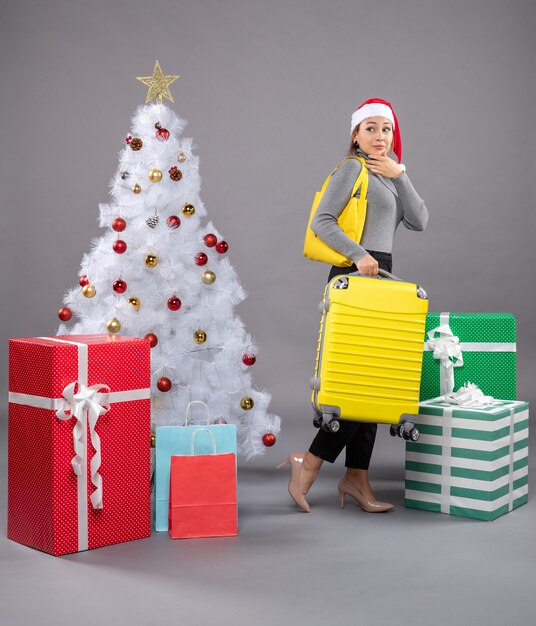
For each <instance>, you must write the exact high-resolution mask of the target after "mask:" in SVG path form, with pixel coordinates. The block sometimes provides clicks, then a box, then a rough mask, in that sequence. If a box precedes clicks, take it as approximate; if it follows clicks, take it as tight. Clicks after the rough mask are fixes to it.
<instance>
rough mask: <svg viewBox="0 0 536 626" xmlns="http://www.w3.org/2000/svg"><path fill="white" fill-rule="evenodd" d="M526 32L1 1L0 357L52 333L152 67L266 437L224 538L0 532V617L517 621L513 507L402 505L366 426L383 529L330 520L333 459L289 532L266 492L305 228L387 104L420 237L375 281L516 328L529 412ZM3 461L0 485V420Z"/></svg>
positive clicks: (518, 536) (495, 23)
mask: <svg viewBox="0 0 536 626" xmlns="http://www.w3.org/2000/svg"><path fill="white" fill-rule="evenodd" d="M535 17H536V10H535V6H534V3H533V2H523V1H518V0H510V1H509V2H502V1H496V0H492V1H487V2H486V1H477V0H469V1H462V0H450V1H443V2H431V1H429V2H426V1H424V0H423V1H421V0H401V1H399V2H387V1H376V2H374V3H364V2H357V1H350V0H331V1H330V2H327V1H320V0H316V1H306V0H286V1H272V2H269V1H264V2H262V1H260V0H249V1H247V0H229V1H227V2H217V1H216V0H210V1H202V0H198V1H197V2H193V1H190V2H185V1H182V0H180V1H177V0H175V1H171V0H154V1H152V2H142V1H141V0H136V1H127V0H113V1H109V2H104V1H102V0H93V1H92V2H82V1H81V0H71V1H68V0H49V1H47V2H38V1H37V0H36V1H30V0H19V1H18V2H16V3H10V4H9V5H6V6H4V8H3V10H2V23H1V25H0V67H1V94H2V107H1V111H0V116H1V124H0V128H1V133H2V134H1V144H0V150H1V152H2V168H1V172H0V176H1V178H0V183H1V189H2V193H1V197H0V202H1V203H2V227H1V229H0V237H1V245H0V266H1V268H2V284H1V294H2V309H1V315H2V325H1V333H2V345H4V346H6V342H7V338H8V337H19V336H29V335H43V334H52V333H53V332H54V331H55V328H56V326H57V323H58V321H57V317H56V311H57V309H58V307H59V306H61V300H62V294H63V292H64V291H65V290H66V289H67V288H68V287H70V286H72V285H74V284H75V283H76V280H77V274H78V268H79V263H80V260H81V257H82V254H83V253H84V252H86V251H87V250H88V249H89V243H90V240H91V239H92V238H93V237H97V236H99V235H100V234H101V232H102V231H101V230H100V229H99V228H98V226H97V222H96V218H97V214H98V209H97V204H98V202H106V201H107V198H108V196H107V188H108V181H109V179H110V178H111V176H112V175H113V173H114V172H115V168H116V162H117V153H118V152H119V150H120V149H121V148H122V145H123V144H122V142H123V138H124V136H125V135H126V134H127V133H128V131H129V128H130V125H129V122H130V117H131V115H132V114H133V113H134V111H135V109H136V107H137V106H138V105H139V104H142V103H143V102H144V99H145V95H146V89H145V87H144V86H142V85H141V84H140V83H139V82H138V81H136V80H135V77H136V76H139V75H148V74H150V73H151V71H152V68H153V65H154V60H155V58H158V59H159V60H160V63H161V65H162V68H163V70H164V72H165V73H169V74H181V78H180V79H179V81H177V82H176V83H175V84H174V85H173V86H172V92H173V94H174V97H175V104H174V105H172V106H173V108H174V110H175V111H176V112H177V113H178V114H179V115H180V116H181V117H184V118H186V119H187V120H188V121H189V126H188V127H187V131H186V134H187V135H189V136H192V137H193V138H194V143H195V144H196V145H197V146H198V150H197V153H198V154H199V155H200V157H201V173H202V176H203V188H202V197H203V200H204V202H205V204H206V206H207V210H208V212H209V217H210V219H212V220H213V221H214V223H215V224H216V226H217V227H218V229H219V230H220V231H221V233H222V234H224V235H225V238H226V240H227V241H228V242H229V244H230V252H229V254H230V259H231V262H232V263H233V265H234V266H235V268H236V270H237V272H238V274H239V276H240V278H241V280H242V283H243V285H244V287H245V288H246V289H247V290H248V292H249V298H248V300H247V301H246V302H245V303H243V304H242V305H240V308H239V311H238V312H239V314H240V315H241V317H242V318H243V319H244V321H245V322H246V324H247V326H248V329H249V330H250V331H251V332H252V333H253V335H254V336H255V337H256V340H257V342H258V344H259V354H258V361H257V364H256V365H255V380H256V383H257V385H258V386H259V387H263V388H266V389H269V390H270V391H271V392H272V394H273V401H272V410H273V412H275V413H277V414H279V415H281V417H282V418H283V428H284V430H283V432H282V435H281V437H280V440H279V442H278V444H277V445H276V447H275V448H273V449H272V450H270V451H268V454H267V455H266V456H265V457H263V458H262V459H258V460H255V461H253V462H251V463H248V464H242V465H241V469H240V493H239V498H240V525H241V534H240V537H239V538H238V539H230V540H226V539H224V540H214V541H191V542H171V541H170V540H169V539H168V538H167V536H166V535H165V534H164V535H159V536H153V538H152V539H151V540H148V541H143V542H136V543H134V544H124V545H121V546H115V547H111V548H106V549H103V550H97V551H94V552H91V553H87V554H80V555H73V556H71V557H66V558H62V559H53V558H52V557H49V556H47V555H41V554H39V553H37V552H35V551H32V550H29V549H27V548H24V547H22V546H18V545H16V544H13V543H11V542H8V541H6V540H5V539H4V538H3V537H2V538H1V539H0V556H1V565H0V567H1V570H0V598H1V600H2V604H1V605H0V617H2V614H3V616H4V617H5V622H4V623H6V624H10V625H11V624H17V625H18V624H37V623H40V624H44V623H54V624H58V625H61V624H64V623H65V624H66V623H71V622H72V619H73V614H74V613H76V612H78V613H80V614H81V618H80V621H79V623H80V624H86V623H90V616H91V607H92V598H93V597H94V596H95V595H98V594H100V595H99V597H100V599H101V603H102V606H103V607H104V609H105V614H106V615H107V616H108V621H107V620H106V619H105V620H104V623H111V620H112V619H113V620H114V622H115V623H117V624H126V623H130V624H153V623H155V624H156V623H162V621H168V620H169V619H174V620H179V619H180V620H181V622H182V623H186V624H197V623H199V624H212V623H214V624H215V623H224V624H227V623H228V624H242V623H251V622H254V623H258V624H276V623H278V622H279V623H289V622H290V621H294V622H295V621H298V622H299V623H305V622H306V621H308V622H309V623H312V624H320V623H323V622H324V621H327V620H328V619H329V621H331V622H332V623H337V624H338V623H341V624H343V623H346V622H347V621H348V620H349V619H352V620H355V621H356V623H359V624H384V623H385V624H387V623H391V624H392V623H395V624H396V623H398V624H423V625H424V624H426V625H430V624H442V623H454V624H474V623H478V622H484V621H485V622H486V623H487V624H502V623H504V622H505V621H506V620H508V621H509V623H511V624H526V623H530V622H532V621H533V614H534V608H536V607H535V603H534V591H535V590H536V589H535V583H534V576H533V573H534V565H535V556H536V552H535V547H534V546H535V541H534V539H535V537H534V531H533V530H532V528H533V526H534V522H533V520H534V506H533V504H532V502H531V503H529V505H528V506H526V507H523V508H521V509H519V510H518V511H516V512H514V513H512V514H510V515H508V516H506V517H504V518H502V519H500V520H497V521H496V522H494V523H493V524H481V523H475V522H471V521H470V520H457V519H454V518H450V517H445V516H440V515H433V514H425V513H419V512H411V511H409V510H404V508H403V495H402V482H401V481H402V478H403V469H402V468H403V457H404V453H403V447H404V446H403V445H402V444H401V442H400V441H398V440H396V441H395V440H391V439H390V438H389V437H388V435H387V433H386V431H385V430H382V431H381V432H380V436H379V437H378V443H377V446H376V450H375V456H374V459H373V467H372V471H371V474H372V478H373V481H374V485H375V487H376V490H377V492H378V495H379V496H381V497H384V498H390V499H391V500H392V501H393V502H394V503H395V504H396V505H397V509H396V511H395V512H394V513H393V514H389V515H387V516H374V515H365V514H364V513H363V512H362V511H360V510H358V509H357V508H356V507H349V508H348V509H347V510H345V511H344V512H340V511H338V510H337V493H336V480H337V478H338V476H339V475H340V472H341V471H342V469H341V464H340V462H338V464H337V465H336V466H335V467H333V468H332V467H329V468H328V467H326V468H325V469H324V470H323V472H322V475H321V477H320V479H319V481H318V484H317V485H315V492H314V494H312V496H311V503H312V506H313V512H312V513H311V515H308V516H305V515H301V514H298V513H295V511H294V509H293V508H292V506H291V505H290V504H289V503H288V499H287V495H286V492H285V478H286V476H285V475H283V474H281V475H275V474H274V473H273V472H272V471H271V470H270V467H271V466H273V464H274V463H275V462H276V461H278V460H279V457H282V456H284V455H285V454H286V453H287V452H288V450H290V449H292V448H302V447H305V446H306V445H308V443H309V440H310V438H311V437H312V434H313V431H312V428H311V425H310V418H311V409H310V405H309V387H308V380H309V377H310V376H311V374H312V366H313V357H314V350H315V347H316V338H317V331H318V314H317V303H318V301H319V299H320V297H321V293H322V290H323V284H324V281H325V278H326V274H327V268H326V267H325V266H322V265H320V264H314V263H311V262H308V261H306V260H304V259H303V258H302V256H301V249H302V241H303V234H304V226H305V222H306V218H307V215H308V212H309V208H310V203H311V201H312V197H313V195H314V191H315V190H316V189H317V188H318V187H319V185H320V184H321V183H322V181H323V179H324V177H325V175H326V173H327V172H328V171H329V169H330V168H331V167H332V166H333V165H334V164H335V163H336V162H337V161H338V160H339V159H340V158H341V156H342V155H343V154H344V152H345V150H346V148H347V144H348V141H349V137H348V135H349V125H350V122H349V120H350V116H351V113H352V112H353V110H354V109H355V108H356V107H357V105H358V104H359V103H360V102H361V101H363V100H364V99H366V98H369V97H382V98H385V99H387V100H390V101H391V102H392V103H393V104H394V106H395V110H396V112H397V115H398V118H399V120H400V126H401V131H402V138H403V146H404V162H405V163H406V165H407V168H408V173H409V175H410V177H411V179H412V181H413V183H414V185H415V187H416V188H417V190H418V191H419V193H420V194H421V196H422V197H423V198H424V199H425V201H426V203H427V205H428V208H429V210H430V214H431V218H430V222H429V226H428V228H427V230H426V231H425V232H424V233H411V232H408V231H405V230H404V229H401V230H400V231H399V232H398V233H397V237H396V242H395V248H394V258H395V273H397V274H398V275H400V276H402V277H404V278H407V279H412V280H414V281H416V282H418V283H420V284H422V285H423V286H424V287H425V288H426V289H427V290H428V292H429V294H430V309H431V310H451V311H456V310H462V311H464V310H466V311H496V310H506V311H512V312H513V313H514V314H515V315H516V316H517V318H518V396H519V397H520V398H522V399H526V400H533V399H534V385H533V380H534V374H535V367H534V357H535V354H534V352H535V347H536V346H535V337H534V330H533V310H534V304H535V297H534V274H533V270H532V256H533V253H532V248H533V238H534V232H535V229H534V226H535V220H534V206H535V201H536V192H535V187H534V175H535V173H536V172H535V168H534V161H533V159H532V154H533V150H534V145H535V138H536V137H535V131H534V120H533V116H534V102H535V101H536V93H535V91H536V88H535V80H534V73H535V72H534V70H535V63H534V58H535V52H536V50H535V47H536V46H535V43H534V41H535V40H534V32H535V26H536V19H535ZM5 354H6V353H5V352H4V355H5ZM6 361H7V359H6V357H5V356H4V358H3V359H2V362H1V372H2V382H3V388H4V390H5V388H6V384H5V383H6V377H5V375H6V371H7V368H6V365H7V363H6ZM1 451H2V457H1V458H2V465H1V468H2V476H5V467H6V459H5V419H4V418H3V419H2V450H1ZM3 496H4V494H3V493H2V498H0V509H1V510H0V514H1V515H2V517H3V518H4V519H5V498H4V497H3ZM403 581H405V584H402V582H403ZM408 581H409V582H408ZM514 581H515V582H514ZM76 585H80V586H81V588H83V589H84V591H83V592H82V593H81V595H80V598H81V599H80V600H79V602H78V605H77V594H78V593H80V592H78V591H77V587H76ZM410 588H411V589H413V591H410ZM77 606H78V607H79V608H76V607H77ZM529 616H530V617H529ZM3 621H4V620H3Z"/></svg>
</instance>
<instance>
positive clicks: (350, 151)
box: [346, 124, 361, 156]
mask: <svg viewBox="0 0 536 626" xmlns="http://www.w3.org/2000/svg"><path fill="white" fill-rule="evenodd" d="M360 125H361V124H358V125H357V126H356V127H355V128H354V130H353V131H352V135H351V136H352V137H353V136H354V133H355V132H356V131H358V130H359V126H360ZM356 150H357V148H356V147H355V144H354V140H353V139H352V140H351V141H350V147H349V148H348V154H347V155H346V156H355V153H356Z"/></svg>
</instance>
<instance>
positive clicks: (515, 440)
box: [405, 398, 529, 521]
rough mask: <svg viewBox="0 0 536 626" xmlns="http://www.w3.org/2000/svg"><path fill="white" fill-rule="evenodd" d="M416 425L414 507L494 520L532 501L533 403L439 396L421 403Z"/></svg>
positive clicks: (410, 497)
mask: <svg viewBox="0 0 536 626" xmlns="http://www.w3.org/2000/svg"><path fill="white" fill-rule="evenodd" d="M415 426H416V427H417V428H418V429H419V432H420V438H419V440H418V441H416V442H407V444H406V482H405V504H406V506H407V507H408V508H413V509H421V510H424V511H434V512H436V513H447V514H450V515H457V516H461V517H472V518H476V519H480V520H486V521H491V520H494V519H496V518H497V517H500V516H501V515H504V514H505V513H508V512H509V511H511V510H512V509H515V508H517V507H519V506H521V505H522V504H525V503H526V502H527V501H528V454H529V449H528V444H529V405H528V402H511V401H508V400H493V401H492V402H491V403H490V405H489V406H486V407H484V408H463V407H460V406H455V405H452V404H449V403H447V402H445V401H443V400H442V398H434V399H433V400H427V401H425V402H421V403H420V404H419V416H418V418H417V420H416V421H415Z"/></svg>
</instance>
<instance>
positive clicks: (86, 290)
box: [82, 283, 97, 298]
mask: <svg viewBox="0 0 536 626" xmlns="http://www.w3.org/2000/svg"><path fill="white" fill-rule="evenodd" d="M82 293H83V294H84V296H85V297H86V298H93V296H94V295H95V294H96V293H97V290H96V289H95V287H94V285H90V284H89V283H88V284H87V285H84V286H83V287H82Z"/></svg>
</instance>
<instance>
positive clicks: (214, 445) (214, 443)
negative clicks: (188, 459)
mask: <svg viewBox="0 0 536 626" xmlns="http://www.w3.org/2000/svg"><path fill="white" fill-rule="evenodd" d="M201 431H205V432H206V433H208V434H209V435H210V437H211V439H212V454H216V438H215V437H214V434H213V433H211V432H210V430H209V429H208V428H197V429H196V430H194V432H193V433H192V436H191V437H190V456H194V455H195V436H196V435H197V433H200V432H201Z"/></svg>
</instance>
